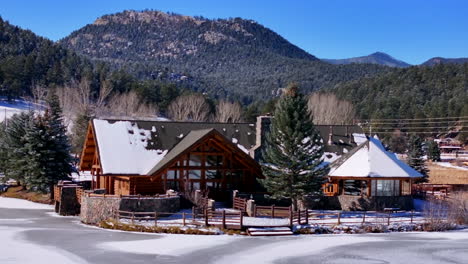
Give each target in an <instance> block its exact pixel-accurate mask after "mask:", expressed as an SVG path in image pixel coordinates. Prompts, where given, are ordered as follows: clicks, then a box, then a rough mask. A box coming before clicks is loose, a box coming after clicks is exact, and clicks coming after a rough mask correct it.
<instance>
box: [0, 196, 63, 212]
mask: <svg viewBox="0 0 468 264" xmlns="http://www.w3.org/2000/svg"><path fill="white" fill-rule="evenodd" d="M0 208H11V209H41V210H44V209H53V208H54V207H53V206H52V205H49V204H40V203H33V202H31V201H27V200H23V199H15V198H7V197H0Z"/></svg>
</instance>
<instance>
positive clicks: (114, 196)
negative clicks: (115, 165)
mask: <svg viewBox="0 0 468 264" xmlns="http://www.w3.org/2000/svg"><path fill="white" fill-rule="evenodd" d="M84 195H85V196H86V197H101V198H124V199H154V198H170V197H176V196H179V195H178V194H155V195H116V194H96V193H87V192H85V193H84Z"/></svg>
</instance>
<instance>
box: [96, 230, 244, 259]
mask: <svg viewBox="0 0 468 264" xmlns="http://www.w3.org/2000/svg"><path fill="white" fill-rule="evenodd" d="M236 239H238V238H236V237H231V236H222V235H219V236H200V235H161V236H158V237H157V238H155V239H148V240H139V241H125V242H106V243H101V244H99V245H98V247H100V248H102V249H108V250H117V251H124V252H129V253H137V254H157V255H171V256H179V255H182V254H188V253H191V252H194V251H197V250H203V249H208V248H212V247H215V246H219V245H224V244H228V243H230V242H233V241H235V240H236Z"/></svg>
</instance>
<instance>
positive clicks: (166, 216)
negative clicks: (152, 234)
mask: <svg viewBox="0 0 468 264" xmlns="http://www.w3.org/2000/svg"><path fill="white" fill-rule="evenodd" d="M177 216H178V217H177ZM115 218H116V219H117V220H120V219H128V220H130V221H131V223H132V224H134V223H135V221H148V222H154V226H158V222H159V225H161V224H162V225H183V226H186V225H196V226H202V225H204V224H205V223H204V221H203V220H204V216H203V215H200V214H197V213H195V210H194V209H193V210H192V212H191V213H185V212H182V213H168V212H130V211H122V210H119V211H117V213H116V216H115Z"/></svg>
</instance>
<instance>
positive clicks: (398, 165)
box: [329, 138, 422, 178]
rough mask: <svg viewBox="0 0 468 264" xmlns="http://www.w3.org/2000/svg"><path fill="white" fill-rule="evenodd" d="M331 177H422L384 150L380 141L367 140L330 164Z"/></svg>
mask: <svg viewBox="0 0 468 264" xmlns="http://www.w3.org/2000/svg"><path fill="white" fill-rule="evenodd" d="M330 167H331V169H330V173H329V176H332V177H383V178H385V177H405V178H418V177H422V175H421V173H419V172H418V171H416V170H414V169H413V168H411V167H410V166H408V165H407V164H406V163H404V162H403V161H401V160H399V159H398V158H397V157H396V155H395V154H394V153H391V152H389V151H387V150H385V147H384V146H383V145H382V143H381V142H380V140H378V139H377V138H369V139H368V140H367V141H366V142H364V143H363V144H361V145H359V146H358V147H357V148H356V149H354V150H353V151H351V152H349V153H347V154H345V155H343V156H342V157H341V158H340V159H338V160H336V161H335V162H333V163H332V164H331V166H330Z"/></svg>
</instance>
